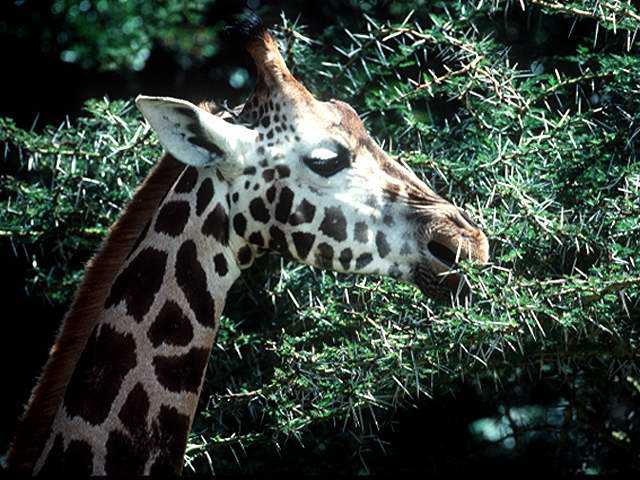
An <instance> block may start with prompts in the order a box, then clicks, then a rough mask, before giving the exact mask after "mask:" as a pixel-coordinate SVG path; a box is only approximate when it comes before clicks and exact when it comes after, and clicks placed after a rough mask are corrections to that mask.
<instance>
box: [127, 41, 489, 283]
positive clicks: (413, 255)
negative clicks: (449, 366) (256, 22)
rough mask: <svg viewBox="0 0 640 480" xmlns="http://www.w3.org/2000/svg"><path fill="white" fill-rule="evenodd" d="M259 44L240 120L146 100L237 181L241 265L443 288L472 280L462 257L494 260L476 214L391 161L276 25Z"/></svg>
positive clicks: (175, 135)
mask: <svg viewBox="0 0 640 480" xmlns="http://www.w3.org/2000/svg"><path fill="white" fill-rule="evenodd" d="M247 49H248V51H249V53H250V54H251V56H252V57H253V59H254V61H255V63H256V67H257V72H258V79H257V84H256V89H255V91H254V93H253V94H252V96H251V97H250V99H249V100H248V101H247V102H246V103H245V104H244V107H243V109H242V111H241V112H239V114H238V115H236V116H235V117H231V118H229V119H223V118H221V116H218V115H214V114H212V113H209V112H208V111H206V110H204V109H202V108H199V107H197V106H195V105H193V104H191V103H189V102H186V101H183V100H177V99H173V98H164V97H143V96H140V97H138V99H137V101H136V103H137V105H138V107H139V108H140V110H141V111H142V113H143V114H144V116H145V117H146V118H147V120H148V121H149V123H150V124H151V126H152V128H153V129H154V130H155V131H156V132H157V134H158V136H159V138H160V142H161V143H162V145H163V146H164V147H165V149H167V150H168V151H169V152H170V153H171V154H173V155H174V156H175V157H176V158H177V159H179V160H180V161H182V162H184V163H185V164H188V165H190V166H192V167H196V168H199V169H202V170H204V171H206V172H209V174H210V175H211V176H212V177H213V178H215V181H216V182H218V183H219V184H220V185H221V186H223V188H226V189H227V192H228V195H227V197H226V198H227V202H228V212H225V219H226V218H228V219H230V222H229V223H230V228H229V230H230V232H229V243H230V245H231V246H232V248H233V249H234V252H235V255H236V257H237V260H238V264H239V265H240V267H245V266H249V265H250V264H251V263H252V261H253V259H254V258H255V256H256V255H257V254H260V253H262V252H263V251H265V250H275V251H277V252H280V253H281V254H283V255H285V256H288V257H291V258H294V259H296V260H298V261H300V262H304V263H307V264H310V265H314V266H317V267H320V268H328V269H333V270H337V271H341V272H354V273H364V274H381V275H389V276H391V277H393V278H397V279H400V280H403V281H407V282H411V283H414V284H416V285H417V286H418V287H419V288H420V289H421V290H422V291H423V292H424V293H426V294H428V295H438V294H442V293H445V292H448V291H456V289H458V288H459V287H460V285H461V282H460V280H461V278H460V276H459V275H457V274H454V273H450V270H452V267H453V266H455V263H456V261H458V260H459V259H471V260H476V261H479V262H482V263H484V262H486V261H487V260H488V258H489V252H488V242H487V238H486V236H485V235H484V233H483V232H482V231H481V230H480V229H479V228H478V226H477V225H476V224H475V223H474V222H473V221H472V220H471V218H470V217H469V216H468V215H467V214H466V213H465V212H464V211H462V210H461V209H459V208H457V207H455V206H454V205H452V204H451V203H449V202H447V201H446V200H444V199H443V198H442V197H440V196H439V195H437V194H436V193H434V192H433V190H432V189H430V188H429V187H428V186H427V185H426V184H425V183H424V182H422V181H421V180H420V179H419V178H418V177H417V176H416V175H415V174H414V173H413V172H412V171H411V170H410V169H408V168H406V167H405V166H402V165H400V164H399V163H398V162H396V161H395V160H393V159H392V158H390V157H389V156H388V155H387V154H386V153H385V152H384V151H383V150H382V149H381V148H380V147H379V146H378V145H377V144H376V142H375V141H374V140H373V139H372V138H371V136H370V135H369V134H368V133H367V131H366V129H365V127H364V125H363V123H362V121H361V120H360V118H359V117H358V114H357V113H356V112H355V110H354V109H353V108H351V107H350V106H349V105H348V104H346V103H344V102H342V101H339V100H330V101H326V102H325V101H320V100H317V99H316V98H314V96H313V95H312V94H311V93H310V92H309V91H308V90H307V89H306V88H305V87H304V86H303V85H302V84H301V83H299V82H298V81H297V80H296V79H295V78H294V77H293V76H292V75H291V73H290V72H289V69H288V68H287V66H286V65H285V62H284V60H283V58H282V56H281V55H280V52H279V50H278V47H277V45H276V43H275V41H274V40H273V38H272V37H271V36H270V35H269V34H268V33H267V32H266V31H265V30H264V29H260V30H259V31H258V32H257V33H255V34H254V35H253V36H252V37H251V40H250V41H249V42H248V46H247ZM227 215H228V216H227Z"/></svg>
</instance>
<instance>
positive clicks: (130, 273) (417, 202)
mask: <svg viewBox="0 0 640 480" xmlns="http://www.w3.org/2000/svg"><path fill="white" fill-rule="evenodd" d="M248 48H249V51H250V53H251V54H252V56H253V58H254V60H255V61H256V65H257V67H258V83H257V87H256V91H255V92H254V94H253V95H252V97H251V98H250V99H249V101H247V103H246V104H245V105H244V106H243V107H241V108H239V109H238V110H237V111H235V112H234V113H233V114H232V115H228V114H224V115H221V116H219V117H214V116H212V115H209V114H207V113H206V112H204V111H201V110H199V109H197V108H196V107H195V106H189V104H187V103H186V102H184V101H175V100H174V99H157V98H156V99H153V98H150V99H146V100H145V99H143V100H144V101H145V102H147V103H143V105H147V107H146V108H149V110H148V111H147V112H146V113H145V115H146V116H147V118H148V119H149V121H150V123H151V124H152V126H153V127H154V128H155V129H156V131H157V132H158V135H159V137H160V140H161V142H163V145H165V147H166V148H167V149H168V150H169V151H170V152H171V153H172V154H174V155H175V156H176V157H177V158H179V159H180V160H182V161H184V162H185V163H187V164H189V165H191V166H188V167H186V168H185V169H184V171H183V172H182V175H181V176H180V177H179V178H178V180H177V181H176V183H175V185H174V186H173V187H172V188H171V189H170V191H169V192H168V194H167V195H166V197H165V198H164V199H163V201H162V202H161V204H160V205H159V207H158V208H157V210H156V211H155V213H154V214H153V216H152V218H151V220H150V221H149V223H148V224H147V225H146V227H145V228H144V229H143V231H142V233H141V235H140V237H139V238H138V240H137V241H136V242H135V244H134V246H133V249H132V251H131V252H130V253H129V255H128V257H127V259H126V260H125V263H124V264H123V265H122V267H121V268H120V271H119V273H118V275H117V276H116V278H115V280H114V282H113V284H112V285H111V288H110V292H109V294H108V296H107V298H106V301H105V303H104V310H103V311H102V313H101V315H100V318H99V319H98V322H97V325H96V327H95V329H94V331H93V332H92V334H91V335H90V337H89V339H88V340H87V343H86V347H85V348H84V351H83V353H82V355H81V357H80V359H79V361H78V364H77V367H76V369H75V370H74V372H73V375H72V378H71V381H70V383H69V384H68V386H67V389H66V393H65V396H64V399H63V401H62V403H61V404H60V406H59V408H58V410H57V413H56V414H55V417H54V419H53V423H52V426H51V429H50V432H49V435H48V436H47V439H46V442H45V444H44V448H43V450H42V452H41V454H40V456H39V458H38V459H37V461H36V464H35V471H36V472H39V471H42V472H45V471H48V472H54V473H55V472H61V471H65V473H66V472H68V471H69V469H72V470H73V471H77V472H79V473H93V474H98V475H102V474H114V473H115V474H118V473H179V472H180V471H181V468H182V456H183V453H184V449H185V446H186V437H187V434H188V432H189V429H190V427H191V423H192V421H193V416H194V413H195V408H196V405H197V401H198V397H199V395H200V391H201V388H202V379H203V376H204V371H205V368H206V365H207V359H208V357H209V353H210V351H211V347H212V345H213V341H214V338H215V334H216V329H217V327H218V318H219V316H220V314H221V312H222V310H223V308H224V303H225V298H226V294H227V291H228V290H229V288H230V287H231V285H232V284H233V282H234V281H235V280H236V279H237V278H238V276H239V275H240V272H241V270H242V269H245V268H248V267H249V266H251V264H252V263H253V260H254V259H255V258H256V256H257V255H259V254H261V253H262V252H264V251H266V250H270V251H273V252H275V253H277V254H280V255H283V256H285V257H287V258H291V259H294V260H296V261H299V262H303V263H306V264H309V265H313V266H315V267H319V268H323V269H332V270H336V271H340V272H355V273H363V274H382V275H389V276H391V277H393V278H397V279H399V280H403V281H408V282H413V283H415V284H417V285H418V286H419V287H420V288H421V289H422V290H423V292H425V293H427V294H433V293H438V292H442V291H451V289H452V288H453V289H455V286H456V285H458V284H459V283H460V282H459V278H458V277H457V276H448V277H447V279H446V280H442V279H441V278H440V277H441V276H442V274H443V272H444V273H446V272H447V271H448V270H449V269H450V267H451V266H455V262H456V261H457V259H458V258H460V256H463V257H469V258H474V259H479V260H481V261H486V259H487V256H488V247H487V244H486V237H484V234H482V232H481V231H480V230H479V229H478V228H477V226H476V225H475V224H474V223H473V222H472V221H471V220H470V218H469V217H468V215H466V214H465V213H464V212H462V211H461V210H459V209H458V208H456V207H454V206H453V205H451V204H450V203H448V202H447V201H445V200H444V199H442V198H441V197H440V196H438V195H436V194H435V193H434V192H433V191H432V190H431V189H430V188H429V187H427V186H426V185H425V184H424V183H423V182H422V181H421V180H419V179H418V177H417V176H416V175H415V174H413V173H412V172H411V171H410V170H409V169H408V168H405V167H404V166H402V165H400V164H399V163H397V162H395V161H394V160H392V159H391V158H389V157H388V156H387V155H386V154H385V153H384V152H383V151H382V150H381V149H380V147H379V146H378V145H377V144H376V143H375V142H374V141H373V139H372V138H371V137H370V136H369V135H368V133H367V132H366V130H365V128H364V125H363V123H362V122H361V120H360V119H359V117H358V116H357V114H356V113H355V111H353V109H351V107H349V106H348V105H346V104H344V103H342V102H339V101H335V100H332V101H330V102H320V101H317V100H316V99H315V98H313V96H311V94H310V93H309V92H308V91H306V89H305V88H304V87H303V86H302V85H301V84H300V83H298V82H297V81H296V80H295V79H294V78H293V77H292V76H291V74H290V73H289V72H288V70H287V69H286V66H285V65H284V62H283V60H282V57H281V56H280V54H279V52H278V50H277V47H276V46H275V42H273V40H272V39H271V37H270V36H269V35H268V34H266V33H263V34H261V35H258V36H257V37H256V39H255V40H254V41H253V43H250V44H249V47H248ZM143 112H144V110H143ZM207 115H209V116H207ZM223 117H224V118H226V120H224V121H223V120H222V118H223ZM241 128H244V130H239V129H241ZM221 131H224V132H226V133H224V132H223V133H221ZM239 131H240V132H241V133H242V134H241V135H236V132H239ZM231 139H232V140H233V141H232V140H231ZM185 152H187V153H185Z"/></svg>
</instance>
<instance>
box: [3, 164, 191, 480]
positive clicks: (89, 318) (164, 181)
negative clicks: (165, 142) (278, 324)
mask: <svg viewBox="0 0 640 480" xmlns="http://www.w3.org/2000/svg"><path fill="white" fill-rule="evenodd" d="M184 168H185V167H184V165H183V164H182V163H180V162H178V161H177V160H176V159H175V158H173V157H172V156H170V155H165V156H164V157H163V158H162V159H161V160H160V162H158V164H157V165H156V166H155V167H154V168H153V169H152V170H151V172H150V173H149V174H148V175H147V177H146V179H145V180H144V182H143V183H142V185H141V186H140V187H139V188H138V190H137V191H136V193H135V195H134V196H133V198H132V199H131V201H130V202H129V205H128V206H127V207H126V209H125V211H124V213H123V214H122V215H121V217H120V218H119V219H118V220H117V221H116V222H115V223H114V224H113V226H112V227H111V229H110V231H109V234H108V236H107V238H106V239H105V240H104V242H103V244H102V246H101V248H100V250H99V251H98V253H97V254H96V255H95V257H93V259H92V260H91V261H90V262H89V263H88V264H87V267H86V269H85V275H84V280H83V281H82V283H81V285H80V287H79V288H78V290H77V292H76V295H75V298H74V300H73V303H72V305H71V308H70V309H69V312H68V313H67V315H66V316H65V319H64V321H63V323H62V328H61V329H60V331H59V333H58V337H57V339H56V342H55V344H54V346H53V348H52V349H51V354H50V356H49V359H48V360H47V363H46V365H45V367H44V370H43V373H42V376H41V377H40V380H39V381H38V384H37V385H36V387H35V388H34V390H33V392H32V394H31V398H30V400H29V402H28V404H27V408H26V410H25V413H24V415H23V417H22V419H21V420H20V423H19V425H18V428H17V430H16V435H15V437H14V440H13V443H12V445H11V449H10V451H9V456H8V460H7V461H8V465H9V469H10V470H11V471H14V472H21V473H27V474H30V473H32V470H33V467H34V464H35V462H36V460H37V457H38V455H39V454H40V452H41V450H42V448H43V447H44V443H45V441H46V439H47V434H48V433H49V431H50V428H51V424H52V422H53V418H54V415H55V413H56V411H57V410H58V407H59V405H60V402H61V401H62V398H63V395H64V391H65V387H66V385H67V384H68V383H69V380H70V378H71V375H72V373H73V370H74V368H75V366H76V364H77V362H78V359H79V357H80V355H81V353H82V351H83V350H84V347H85V344H86V342H87V340H88V338H89V335H90V334H91V332H92V331H93V329H94V327H95V325H96V323H97V320H98V316H99V314H100V312H102V310H103V306H104V303H105V300H106V298H107V295H108V294H109V290H110V287H111V285H112V284H113V282H114V279H115V276H116V275H117V273H118V272H119V270H120V269H121V267H122V264H123V263H124V261H125V258H126V256H127V254H128V253H129V252H130V251H131V249H132V247H133V245H134V243H135V241H136V239H137V238H138V236H139V235H140V233H141V232H142V230H143V228H144V226H145V224H146V223H147V222H148V221H149V220H150V218H151V216H152V215H153V213H154V211H155V210H156V209H157V207H158V205H159V203H160V201H161V200H162V198H163V197H164V195H165V194H166V192H167V191H168V190H169V189H170V188H171V187H172V185H173V184H174V183H175V181H176V180H177V178H178V175H179V174H180V173H181V172H182V171H183V170H184Z"/></svg>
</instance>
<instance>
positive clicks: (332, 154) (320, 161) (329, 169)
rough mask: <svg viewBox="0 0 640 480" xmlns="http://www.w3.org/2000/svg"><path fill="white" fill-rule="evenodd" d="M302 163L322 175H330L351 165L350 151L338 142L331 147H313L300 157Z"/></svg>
mask: <svg viewBox="0 0 640 480" xmlns="http://www.w3.org/2000/svg"><path fill="white" fill-rule="evenodd" d="M302 161H303V162H304V164H305V165H306V166H307V167H309V168H310V169H311V170H313V171H314V172H315V173H317V174H318V175H320V176H322V177H327V178H328V177H331V176H332V175H335V174H336V173H338V172H339V171H340V170H343V169H345V168H347V167H349V166H351V152H350V151H349V149H348V148H347V147H345V146H344V145H341V144H340V143H335V144H334V145H332V146H331V147H319V148H314V149H313V150H312V151H311V152H310V153H309V155H307V156H305V157H303V158H302Z"/></svg>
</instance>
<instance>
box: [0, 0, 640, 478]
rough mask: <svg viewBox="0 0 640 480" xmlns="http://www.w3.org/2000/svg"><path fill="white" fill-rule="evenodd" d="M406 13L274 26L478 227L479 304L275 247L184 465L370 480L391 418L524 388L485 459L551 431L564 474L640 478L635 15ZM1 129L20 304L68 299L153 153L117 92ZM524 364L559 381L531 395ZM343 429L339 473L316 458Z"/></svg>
mask: <svg viewBox="0 0 640 480" xmlns="http://www.w3.org/2000/svg"><path fill="white" fill-rule="evenodd" d="M413 3H414V2H396V3H393V4H392V5H391V6H388V9H387V10H386V11H385V15H386V18H387V20H380V19H379V18H378V17H376V16H375V14H376V13H378V14H379V13H380V12H379V6H369V5H368V4H365V5H364V6H360V7H359V8H361V10H362V12H361V13H362V15H361V16H358V17H355V16H354V17H353V18H346V19H345V18H343V19H341V21H340V24H336V25H333V26H328V27H327V29H326V30H325V32H324V33H323V34H322V35H321V36H319V37H314V38H313V39H312V38H309V36H307V34H306V29H305V27H304V25H303V22H304V18H302V19H299V20H298V21H297V22H291V21H289V20H288V19H287V18H286V17H283V18H282V22H281V24H279V25H278V26H276V28H275V34H276V37H277V38H278V40H279V41H280V42H281V47H282V49H283V51H284V52H285V54H286V56H287V60H288V64H289V65H291V66H292V67H293V68H292V70H293V73H294V75H296V76H297V77H299V78H300V79H301V80H302V81H303V82H304V83H305V84H306V85H307V86H308V88H309V89H310V90H311V91H312V92H313V93H314V94H315V95H317V96H318V97H319V98H329V97H336V98H342V99H345V100H347V101H349V103H350V104H352V105H353V106H354V108H356V110H357V111H358V112H359V113H360V115H361V116H362V117H363V119H364V121H365V123H366V125H367V127H368V129H369V131H370V132H372V133H373V134H374V136H375V137H377V139H378V140H379V142H380V143H381V144H383V145H384V147H385V148H386V149H387V150H388V151H389V152H391V153H392V154H393V155H395V156H396V157H397V159H398V161H401V162H406V163H407V164H409V165H410V166H411V167H412V168H413V169H414V170H415V171H416V172H417V173H418V174H419V175H421V176H422V177H423V178H425V179H426V180H427V181H429V182H430V183H431V184H432V185H433V186H434V188H435V189H436V190H437V191H438V192H440V193H442V194H444V195H445V196H447V197H448V198H449V199H451V200H453V201H454V202H455V203H457V204H459V205H464V206H465V209H467V210H468V211H470V213H472V215H473V216H474V218H476V219H478V220H479V223H480V224H481V225H482V228H483V230H484V231H485V232H486V233H487V235H488V236H489V237H490V239H491V252H492V263H491V264H490V265H488V266H485V267H481V268H480V267H473V266H472V265H467V264H465V263H462V265H461V266H460V268H461V269H462V270H464V272H465V273H466V276H467V279H468V281H469V283H470V284H471V286H472V289H473V292H474V294H473V300H472V301H471V302H467V303H465V304H460V303H456V302H455V301H453V300H452V301H451V302H435V301H432V300H430V299H428V298H425V297H423V296H422V295H421V294H420V293H419V292H418V291H417V289H415V288H414V287H412V286H409V285H400V284H397V283H394V282H393V281H390V280H386V279H378V278H371V277H367V278H364V277H358V276H352V275H344V274H337V273H332V272H323V271H318V270H315V269H313V268H311V267H307V266H300V265H297V264H293V263H287V262H284V261H283V260H281V259H280V258H279V257H268V258H266V259H264V260H263V263H262V264H261V265H259V266H258V267H257V268H254V269H253V270H252V271H251V273H250V275H249V276H248V277H247V278H246V279H244V280H243V281H242V284H241V285H237V286H236V288H235V291H234V293H233V295H232V297H231V299H230V300H229V302H228V306H227V309H226V311H225V315H224V316H223V319H222V327H221V330H220V336H219V338H218V340H217V344H216V347H217V348H215V349H214V353H213V355H212V359H211V362H212V365H211V368H210V369H209V372H208V373H207V377H206V381H205V388H204V391H203V395H202V398H201V406H200V410H199V414H198V416H197V418H196V421H195V424H194V429H193V432H192V434H191V437H190V442H189V446H188V449H187V469H192V470H194V471H207V470H209V469H211V470H214V471H216V472H239V471H244V472H246V471H262V470H263V469H264V468H268V466H269V465H274V464H276V463H278V462H279V460H278V458H279V456H281V455H284V458H286V459H287V465H288V466H286V467H285V466H282V464H281V463H278V465H280V466H279V467H278V468H288V469H291V470H298V471H299V470H304V469H308V471H310V472H311V471H315V472H317V471H319V470H320V469H321V468H327V469H328V470H330V469H336V468H340V469H341V470H342V471H347V472H360V471H364V472H366V471H373V472H375V471H379V470H380V468H382V467H379V466H378V464H377V463H376V462H379V460H376V459H377V457H378V455H379V450H378V448H379V447H377V446H375V445H378V446H379V445H383V442H382V443H381V441H380V440H381V439H380V435H379V434H378V429H379V428H380V427H381V426H384V425H385V424H386V422H388V421H389V420H390V419H392V418H393V415H394V412H396V411H397V409H398V408H407V407H408V406H410V405H415V404H419V403H420V402H421V401H422V399H425V398H434V397H435V398H442V397H446V395H448V394H449V393H450V392H455V391H457V390H458V389H459V388H460V385H461V384H466V385H473V386H474V388H477V389H478V390H479V391H482V392H484V393H483V394H482V395H484V396H485V397H491V396H492V395H497V396H499V397H500V398H509V399H510V401H511V402H510V403H506V404H504V403H503V404H502V406H501V408H498V406H496V414H495V416H489V417H487V418H484V419H481V420H478V421H476V422H474V423H472V424H471V425H470V429H471V432H472V434H473V435H474V436H475V438H477V439H478V441H479V442H481V443H482V442H486V443H488V444H490V445H491V448H492V449H493V450H492V451H493V453H496V452H498V453H499V452H500V451H503V453H504V452H505V451H516V452H517V451H518V449H524V448H526V447H527V445H530V444H531V442H533V441H536V440H540V438H543V439H544V440H545V441H546V442H547V443H548V444H551V445H554V446H555V448H557V451H556V457H554V458H555V459H556V461H558V465H556V466H555V467H554V468H556V469H558V470H560V471H564V472H573V471H582V472H615V471H626V470H629V469H636V470H637V469H639V468H640V457H639V454H638V444H639V441H640V439H639V437H638V435H639V432H638V428H639V424H638V418H639V417H638V413H640V412H638V411H637V404H638V398H639V396H640V375H639V374H638V351H639V350H638V342H639V340H640V331H639V328H638V320H639V319H640V309H639V302H640V296H639V293H640V275H639V274H638V269H637V263H638V262H639V261H640V258H639V257H640V201H639V198H640V158H638V154H639V148H638V147H639V142H640V136H639V135H638V134H639V133H640V55H639V54H640V47H639V46H638V41H640V39H638V38H636V33H637V31H638V28H639V27H640V13H639V12H638V9H637V8H635V7H633V6H632V5H631V2H622V1H600V0H598V1H591V0H587V1H572V2H549V1H541V0H540V1H539V0H531V1H525V0H522V1H517V2H499V1H492V2H483V1H479V2H473V3H470V2H462V1H456V2H424V3H420V5H419V8H416V9H413V10H412V9H411V5H413ZM0 141H2V142H4V144H5V148H4V156H5V159H6V160H7V161H9V162H12V163H13V164H14V165H15V166H16V167H15V169H14V174H12V175H11V176H5V177H4V178H3V180H2V183H3V188H2V190H3V194H2V197H1V198H0V201H1V202H2V209H1V210H0V235H2V236H3V237H5V238H6V239H10V244H11V245H12V248H13V250H12V251H8V252H5V254H8V255H13V254H15V255H25V256H27V257H28V258H29V259H30V263H31V265H32V270H31V271H30V274H29V279H28V288H29V291H30V292H31V295H34V296H38V295H42V296H46V297H47V298H48V299H49V300H50V301H51V302H53V303H54V304H67V303H68V302H69V300H70V295H71V293H72V291H73V289H74V287H75V285H77V283H78V281H79V276H80V275H81V267H82V263H83V262H84V261H86V260H87V259H88V258H89V256H90V255H91V252H92V251H93V250H94V249H95V248H96V245H97V243H98V241H99V239H100V238H101V237H102V236H103V235H104V233H105V232H106V229H107V228H108V226H109V225H110V223H112V222H113V221H114V219H115V217H116V216H117V214H118V212H119V210H120V209H121V208H122V206H123V205H124V203H125V202H126V200H127V199H128V198H130V196H131V193H132V191H133V188H134V187H135V185H136V184H137V183H138V182H139V180H140V178H141V177H142V175H143V174H144V173H145V172H146V171H147V170H148V168H149V166H150V165H151V164H152V163H153V161H154V160H155V159H156V158H158V156H159V154H160V147H159V146H158V144H157V141H156V139H155V137H154V136H152V135H151V134H150V132H149V130H148V129H147V128H146V127H145V126H144V125H143V124H142V123H141V117H140V116H139V115H138V114H137V113H136V111H135V109H133V108H132V104H131V103H130V102H122V101H114V102H110V101H108V100H94V101H90V102H88V103H87V105H86V115H85V116H83V117H81V118H79V119H78V120H77V121H75V122H73V123H70V122H66V123H64V124H62V125H60V126H59V127H57V128H54V127H48V128H46V129H45V130H44V131H42V132H37V133H36V132H31V131H26V130H23V129H21V128H18V127H17V126H16V125H15V123H13V122H12V121H11V119H9V118H0ZM533 377H538V378H539V379H542V381H543V382H547V383H548V384H549V385H553V386H554V387H553V388H557V395H552V398H550V399H547V400H546V401H545V402H542V403H541V404H537V405H532V402H531V401H529V402H528V403H527V402H522V401H521V399H520V400H518V398H519V397H518V395H519V394H518V393H517V389H518V388H521V387H522V384H526V383H527V382H531V381H532V380H531V378H533ZM514 392H515V393H514ZM523 403H524V405H523ZM338 432H343V433H342V434H341V435H340V436H339V438H337V439H336V435H337V434H338ZM344 432H348V433H349V434H348V435H345V434H344ZM382 440H384V439H382ZM336 442H337V443H338V444H339V445H341V448H344V449H345V450H346V451H347V452H349V455H348V456H352V457H353V459H352V461H350V462H348V463H347V464H346V465H345V464H342V465H340V466H338V465H336V464H332V463H331V461H330V459H329V460H326V458H325V457H324V456H323V455H324V453H323V452H325V451H326V448H327V445H329V444H332V443H336ZM295 443H299V444H301V445H304V446H305V448H304V449H301V450H296V452H297V453H296V456H295V457H294V456H287V454H286V452H287V449H288V448H290V445H291V444H295ZM387 448H390V449H393V445H390V446H388V447H387ZM300 452H302V453H300ZM372 452H373V453H372ZM320 458H322V459H323V460H324V461H325V462H327V463H326V464H325V465H324V467H321V466H319V465H318V463H317V461H318V459H320ZM433 461H434V462H435V461H436V460H435V459H434V460H433ZM420 463H421V465H424V462H420ZM415 468H416V469H417V468H418V467H415ZM261 469H262V470H261ZM187 471H188V470H187Z"/></svg>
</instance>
